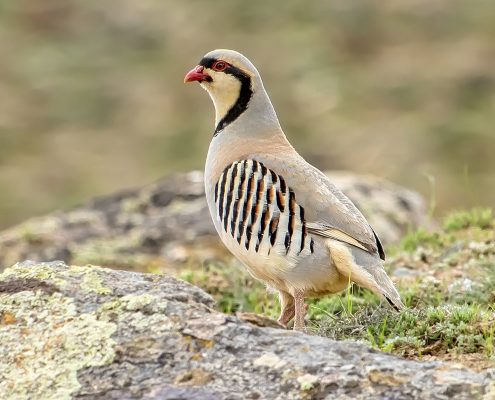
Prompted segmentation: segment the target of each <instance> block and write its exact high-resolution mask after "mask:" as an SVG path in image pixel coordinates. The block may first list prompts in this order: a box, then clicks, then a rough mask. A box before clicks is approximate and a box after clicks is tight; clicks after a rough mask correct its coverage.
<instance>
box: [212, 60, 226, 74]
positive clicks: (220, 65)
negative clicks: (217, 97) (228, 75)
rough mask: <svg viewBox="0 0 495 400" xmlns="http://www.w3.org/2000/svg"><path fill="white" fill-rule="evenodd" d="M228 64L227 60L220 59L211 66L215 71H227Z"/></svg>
mask: <svg viewBox="0 0 495 400" xmlns="http://www.w3.org/2000/svg"><path fill="white" fill-rule="evenodd" d="M227 66H228V64H227V63H226V62H225V61H221V60H219V61H215V62H214V63H213V65H212V66H211V68H212V69H214V70H215V71H218V72H222V71H225V69H226V68H227Z"/></svg>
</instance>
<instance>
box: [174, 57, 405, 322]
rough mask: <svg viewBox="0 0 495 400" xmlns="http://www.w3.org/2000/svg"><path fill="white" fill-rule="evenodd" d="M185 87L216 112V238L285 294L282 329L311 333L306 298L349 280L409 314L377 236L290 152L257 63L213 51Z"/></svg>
mask: <svg viewBox="0 0 495 400" xmlns="http://www.w3.org/2000/svg"><path fill="white" fill-rule="evenodd" d="M184 82H185V83H187V82H198V83H199V84H200V86H201V87H202V88H203V89H205V90H206V91H207V92H208V94H209V96H210V97H211V100H212V101H213V104H214V108H215V124H214V131H213V137H212V139H211V142H210V145H209V149H208V154H207V157H206V163H205V174H204V181H205V183H204V184H205V193H206V200H207V203H208V209H209V211H210V214H211V217H212V219H213V223H214V225H215V228H216V231H217V232H218V235H219V236H220V238H221V240H222V242H223V243H224V245H225V246H226V247H227V249H228V250H230V252H231V253H232V254H233V255H234V256H235V257H236V258H237V259H238V260H239V261H241V263H242V264H244V265H245V267H246V268H247V270H248V272H249V273H250V274H251V275H252V276H253V277H254V278H255V279H257V280H259V281H261V282H263V283H264V284H265V285H266V286H267V287H268V288H271V289H273V290H275V291H277V292H278V295H279V301H280V309H281V312H280V316H279V318H278V322H279V323H280V324H281V325H283V326H285V327H288V325H289V323H290V321H292V320H294V323H293V329H294V330H296V331H304V330H306V324H305V317H306V313H307V305H306V304H305V301H306V299H309V298H319V297H323V296H326V295H329V294H333V293H339V292H341V291H343V290H344V289H346V288H347V287H348V285H349V284H350V282H354V283H356V284H357V285H359V286H361V287H364V288H367V289H369V290H371V291H372V292H374V293H376V294H377V295H378V296H380V297H381V298H382V299H385V300H386V301H387V302H388V303H389V304H390V306H392V307H393V308H394V309H395V310H397V311H400V310H402V309H404V304H403V302H402V300H401V297H400V295H399V293H398V292H397V290H396V288H395V286H394V284H393V282H392V281H391V279H390V278H389V277H388V275H387V273H386V272H385V269H384V267H383V261H384V260H385V253H384V250H383V246H382V244H381V242H380V240H379V238H378V236H377V235H376V233H375V232H374V230H373V229H372V227H371V226H370V224H369V223H368V222H367V220H366V219H365V217H364V216H363V214H362V213H361V212H360V211H359V210H358V209H357V208H356V206H355V205H354V204H353V203H352V201H351V200H350V199H349V198H347V197H346V196H345V195H344V194H343V193H342V192H341V191H340V190H339V189H338V188H337V187H336V186H335V185H334V184H333V183H332V182H331V181H330V180H329V178H328V177H327V176H326V175H325V174H324V173H322V172H321V171H320V170H319V169H317V168H316V167H314V166H312V165H311V164H310V163H308V162H307V161H306V160H304V158H303V157H302V156H301V155H299V153H298V152H297V151H296V150H295V149H294V147H293V146H292V145H291V144H290V142H289V140H288V139H287V137H286V135H285V134H284V131H283V130H282V127H281V125H280V122H279V119H278V117H277V114H276V112H275V109H274V107H273V105H272V102H271V101H270V98H269V97H268V94H267V92H266V90H265V87H264V85H263V82H262V80H261V76H260V74H259V72H258V70H257V69H256V67H255V66H254V65H253V63H252V62H251V61H249V59H248V58H247V57H245V56H244V55H242V54H241V53H239V52H237V51H234V50H226V49H217V50H213V51H211V52H209V53H207V54H206V55H205V56H204V57H203V58H202V59H201V60H200V62H199V64H198V65H197V66H196V67H194V68H193V69H192V70H191V71H189V72H188V73H187V74H186V75H185V77H184Z"/></svg>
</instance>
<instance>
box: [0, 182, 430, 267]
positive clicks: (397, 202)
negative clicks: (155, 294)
mask: <svg viewBox="0 0 495 400" xmlns="http://www.w3.org/2000/svg"><path fill="white" fill-rule="evenodd" d="M329 175H330V177H331V179H332V180H333V181H334V182H335V183H336V184H337V185H338V186H339V187H341V188H342V189H343V191H344V192H346V193H347V194H348V195H349V197H350V198H351V199H352V200H353V201H354V202H355V203H356V204H357V205H358V206H359V207H360V208H361V210H362V211H363V212H364V214H365V215H366V216H367V217H368V218H369V220H370V222H371V224H372V225H373V227H374V228H375V231H376V232H377V233H378V234H379V236H380V237H381V239H382V240H383V241H384V242H392V241H396V240H398V239H399V238H400V237H401V235H402V234H403V233H404V232H406V231H407V229H408V228H414V227H417V226H418V225H420V224H422V223H423V217H424V215H425V206H424V201H423V200H422V198H421V197H420V196H419V195H418V194H416V193H414V192H411V191H409V190H406V189H404V188H401V187H399V186H396V185H394V184H392V183H390V182H387V181H384V180H382V179H378V178H373V177H369V176H356V175H352V174H349V173H342V172H340V173H337V172H334V173H329ZM230 257H231V256H230V254H229V253H227V251H226V250H225V248H224V247H223V245H222V244H221V243H220V242H219V240H218V238H217V234H216V232H215V230H214V227H213V224H212V222H211V220H210V216H209V213H208V210H207V206H206V201H205V199H204V188H203V175H202V173H200V172H190V173H187V174H177V175H173V176H171V177H168V178H166V179H163V180H161V181H158V182H156V183H154V184H152V185H148V186H144V187H142V188H139V189H133V190H125V191H122V192H119V193H115V194H112V195H109V196H105V197H102V198H97V199H95V200H92V201H90V202H89V203H87V204H84V205H82V206H80V207H77V208H74V209H72V210H68V211H60V212H55V213H53V214H49V215H46V216H43V217H39V218H33V219H31V220H28V221H26V222H24V223H22V224H20V225H18V226H15V227H13V228H11V229H8V230H6V231H4V232H2V233H0V270H1V269H2V267H6V266H8V265H12V264H14V263H15V262H17V261H18V260H25V259H31V260H37V261H46V260H56V259H60V260H63V261H65V262H67V263H69V264H86V263H93V264H99V265H105V266H109V267H118V268H126V269H138V270H149V269H153V270H160V271H164V270H168V271H173V270H174V269H176V268H178V267H181V266H183V265H185V264H186V265H202V264H203V263H205V262H208V261H212V260H213V261H218V260H222V259H226V258H227V259H229V260H230Z"/></svg>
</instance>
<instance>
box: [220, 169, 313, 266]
mask: <svg viewBox="0 0 495 400" xmlns="http://www.w3.org/2000/svg"><path fill="white" fill-rule="evenodd" d="M215 204H216V206H217V217H218V219H219V221H220V222H221V224H222V228H223V230H224V231H225V232H227V233H228V234H230V235H231V236H232V237H233V238H234V239H235V240H236V241H237V242H238V243H239V245H240V246H244V247H245V248H246V250H248V251H250V252H251V251H253V252H256V253H260V254H265V255H269V254H270V252H272V251H275V252H276V253H277V254H283V255H296V256H299V255H307V254H311V253H313V252H314V241H313V239H312V238H311V237H310V236H309V235H308V233H307V228H306V221H305V219H304V208H303V207H301V206H300V205H298V204H297V202H296V195H295V193H294V191H293V190H292V189H291V188H290V187H288V186H287V184H286V183H285V181H284V178H283V177H282V176H280V175H277V174H276V173H275V172H274V171H272V170H269V169H267V168H266V167H265V166H264V165H263V164H262V163H261V162H258V161H256V160H242V161H237V162H234V163H233V164H231V165H229V166H228V167H227V168H225V170H224V171H223V173H222V175H221V176H220V179H219V180H218V182H217V184H216V185H215Z"/></svg>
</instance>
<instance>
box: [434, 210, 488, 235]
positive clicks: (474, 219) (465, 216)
mask: <svg viewBox="0 0 495 400" xmlns="http://www.w3.org/2000/svg"><path fill="white" fill-rule="evenodd" d="M494 219H495V216H494V215H493V212H492V210H491V209H489V208H473V209H472V210H469V211H457V212H453V213H451V214H449V215H448V216H447V217H446V218H445V222H444V224H443V228H444V229H445V231H447V232H453V231H459V230H463V229H467V228H474V227H478V228H480V229H490V228H494V227H495V224H494Z"/></svg>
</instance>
